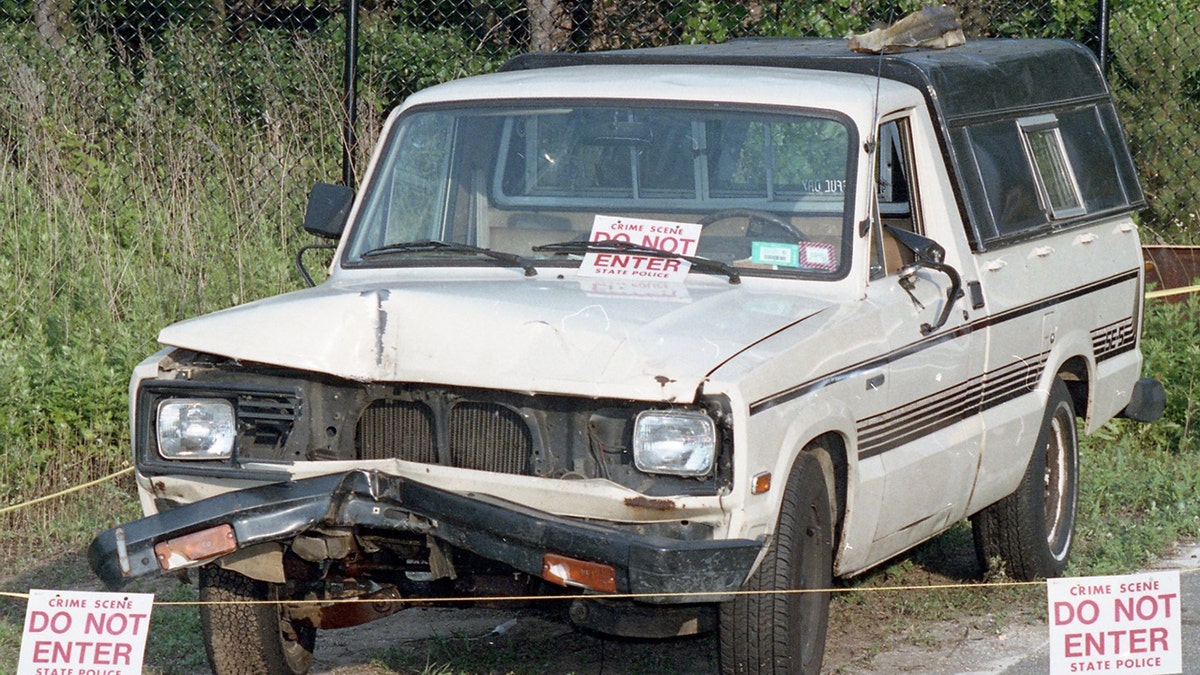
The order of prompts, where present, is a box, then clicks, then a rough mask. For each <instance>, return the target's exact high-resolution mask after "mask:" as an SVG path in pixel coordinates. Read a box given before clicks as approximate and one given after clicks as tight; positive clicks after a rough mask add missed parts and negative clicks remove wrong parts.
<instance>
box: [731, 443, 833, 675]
mask: <svg viewBox="0 0 1200 675" xmlns="http://www.w3.org/2000/svg"><path fill="white" fill-rule="evenodd" d="M829 502H830V500H829V489H828V486H827V484H826V482H825V473H824V471H823V470H822V467H821V462H820V461H819V460H818V459H817V456H816V455H815V454H813V453H804V454H802V455H801V456H800V457H799V458H798V459H797V460H796V464H795V466H793V467H792V472H791V476H789V478H788V482H787V487H786V489H785V491H784V494H783V504H782V506H781V507H780V510H779V522H778V526H777V527H776V528H775V534H774V536H773V537H772V539H771V543H770V544H769V545H768V549H767V553H766V555H765V557H764V558H763V561H762V563H761V564H760V565H759V567H758V570H756V571H755V572H754V574H753V575H751V576H750V579H749V580H748V581H747V582H746V584H745V585H744V586H743V587H742V590H743V591H748V593H746V594H744V595H738V596H737V597H736V598H735V599H733V600H730V601H729V602H726V603H724V604H723V605H722V606H721V613H720V620H719V631H720V643H719V653H720V662H721V673H722V675H735V674H736V675H767V674H768V673H770V674H773V675H817V674H818V673H820V671H821V661H822V659H823V658H824V654H825V631H826V628H827V627H828V624H829V592H828V589H829V587H830V586H831V585H832V583H833V525H832V523H831V522H830V520H831V518H830V514H831V511H830V507H829ZM794 590H801V591H805V592H801V593H789V592H786V591H794ZM820 591H824V592H820Z"/></svg>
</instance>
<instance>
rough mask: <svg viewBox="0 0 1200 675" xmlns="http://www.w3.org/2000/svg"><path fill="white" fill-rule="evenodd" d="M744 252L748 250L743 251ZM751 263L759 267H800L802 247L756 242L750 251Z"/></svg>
mask: <svg viewBox="0 0 1200 675" xmlns="http://www.w3.org/2000/svg"><path fill="white" fill-rule="evenodd" d="M742 250H743V251H744V250H746V249H742ZM750 261H751V262H754V263H757V264H759V265H776V266H779V267H799V266H800V247H799V246H797V245H796V244H781V243H778V242H773V241H756V242H754V243H753V244H752V246H751V249H750Z"/></svg>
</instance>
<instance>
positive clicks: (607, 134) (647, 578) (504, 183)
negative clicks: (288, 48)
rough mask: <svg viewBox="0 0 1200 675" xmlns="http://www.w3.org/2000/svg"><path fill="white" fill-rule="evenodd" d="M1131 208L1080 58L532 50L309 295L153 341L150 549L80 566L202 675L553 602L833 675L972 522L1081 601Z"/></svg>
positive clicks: (788, 43)
mask: <svg viewBox="0 0 1200 675" xmlns="http://www.w3.org/2000/svg"><path fill="white" fill-rule="evenodd" d="M1142 204H1143V196H1142V193H1141V190H1140V188H1139V186H1138V181H1137V178H1136V175H1135V172H1134V168H1133V165H1132V162H1131V161H1130V156H1129V152H1128V149H1127V147H1126V143H1125V140H1124V136H1123V133H1122V130H1121V127H1120V124H1119V123H1118V118H1117V114H1116V112H1115V110H1114V108H1113V102H1112V99H1111V97H1110V95H1109V93H1108V90H1107V88H1106V86H1105V83H1104V80H1103V77H1102V76H1101V74H1100V72H1099V70H1098V68H1097V65H1096V62H1095V61H1094V59H1093V58H1092V56H1091V55H1090V53H1089V52H1087V51H1086V50H1085V49H1083V48H1082V47H1081V46H1079V45H1077V44H1074V43H1071V42H1066V41H1056V40H978V41H972V42H970V43H968V44H966V45H963V46H959V47H954V48H951V49H944V50H921V49H907V50H902V51H900V52H899V53H890V54H858V53H854V52H852V51H850V50H848V49H847V48H846V43H845V41H841V40H820V39H747V40H737V41H732V42H728V43H725V44H720V45H705V46H680V47H667V48H657V49H646V50H632V51H622V52H604V53H592V54H531V55H526V56H522V57H518V58H516V59H514V60H513V61H511V62H509V63H508V64H507V65H506V66H505V67H504V68H503V71H502V72H500V73H496V74H490V75H485V76H480V77H472V78H467V79H463V80H460V81H456V82H451V83H448V84H443V85H440V86H436V87H433V88H430V89H428V90H426V91H423V92H420V93H418V94H416V95H414V96H412V97H411V98H409V99H408V100H407V101H406V102H405V103H404V104H403V105H402V106H401V107H400V108H399V109H397V110H396V111H395V112H394V113H393V114H392V116H391V117H390V119H389V120H388V122H387V125H386V128H385V129H384V131H383V135H382V140H381V142H380V144H379V147H378V150H377V152H376V154H375V156H374V159H373V161H372V163H371V165H370V167H369V169H368V171H367V174H366V177H365V181H364V187H363V189H362V190H361V193H360V194H358V195H357V196H355V195H353V194H352V193H351V192H350V191H349V190H347V189H346V188H341V187H338V186H327V185H319V186H317V188H316V189H314V191H313V195H312V198H311V200H310V204H309V212H308V216H307V218H306V224H305V226H306V228H307V229H308V230H309V231H310V232H313V233H314V234H318V235H321V236H325V237H328V238H332V239H337V241H338V244H337V248H336V253H335V254H334V261H333V264H332V266H331V269H330V274H329V277H328V280H326V281H324V282H323V283H321V284H320V285H318V286H316V287H314V288H309V289H306V290H301V291H298V292H294V293H289V294H286V295H282V296H279V297H273V298H269V299H265V300H261V301H258V302H254V303H251V304H248V305H244V306H240V307H235V308H232V309H229V310H225V311H222V312H218V313H216V314H213V315H209V316H204V317H200V318H196V319H192V320H189V321H184V322H182V323H179V324H176V325H173V326H170V327H168V328H166V329H164V330H163V331H162V333H161V334H160V336H159V340H160V342H161V343H162V344H163V345H164V348H163V349H162V351H160V352H158V353H157V354H154V355H153V356H151V357H150V358H148V359H147V360H145V361H144V362H143V363H142V364H140V365H139V366H138V367H137V369H136V370H135V372H134V374H133V379H132V383H131V386H130V393H131V406H130V407H131V414H132V418H133V422H132V424H133V454H134V459H135V461H136V466H137V485H138V491H139V494H140V498H141V503H142V506H143V508H144V511H145V517H144V518H142V519H140V520H137V521H134V522H130V523H126V524H123V525H121V526H119V527H115V528H112V529H111V530H108V531H106V532H103V533H101V534H100V535H99V536H98V537H97V538H96V539H95V541H94V542H93V544H92V547H91V550H90V561H91V565H92V567H93V569H94V570H95V571H96V573H97V574H98V575H99V576H100V577H102V578H103V579H104V580H105V581H106V582H107V583H108V584H109V585H110V586H112V587H120V586H121V585H122V584H124V583H125V582H126V581H128V580H130V579H133V578H136V577H140V576H144V575H149V574H163V573H172V574H184V575H187V574H189V573H195V574H194V578H198V582H199V587H200V593H201V597H202V598H203V599H204V600H207V601H229V602H228V603H221V602H216V603H215V604H211V605H206V606H204V607H203V608H202V609H201V615H202V620H203V621H202V624H203V629H204V633H205V639H206V643H207V645H208V652H209V656H210V660H211V663H212V666H213V670H214V672H216V673H217V674H218V675H228V674H232V673H251V672H253V673H286V674H295V673H304V672H306V671H307V669H308V668H309V664H310V660H311V656H312V649H313V645H314V635H315V633H316V631H317V630H318V629H329V628H338V627H342V626H347V625H353V624H356V623H360V622H363V621H366V620H370V619H372V618H376V617H378V616H380V615H382V614H386V613H389V612H391V611H395V610H398V609H400V608H402V607H404V606H405V604H404V602H403V601H404V599H406V598H415V597H419V598H436V597H442V596H462V595H464V594H468V595H476V596H480V597H487V596H498V595H499V596H508V595H519V596H526V595H529V594H530V593H541V594H545V593H547V589H550V590H551V593H552V594H555V595H566V596H570V598H573V600H571V602H572V606H571V608H570V616H571V617H572V619H573V620H574V621H575V622H576V623H578V624H579V625H581V626H584V627H587V628H589V629H594V630H599V631H607V632H610V633H614V634H633V635H637V636H640V637H647V636H674V635H681V634H687V633H694V632H698V631H706V630H715V631H717V632H718V633H719V645H720V647H719V654H720V664H721V670H722V672H723V673H780V674H782V673H816V672H818V671H819V669H820V664H821V660H822V653H823V648H824V640H825V632H826V623H827V617H828V611H829V605H828V593H825V592H822V591H823V590H824V589H828V588H830V587H831V584H832V583H834V579H835V578H838V577H847V576H851V575H854V574H857V573H860V572H862V571H864V570H866V569H868V568H870V567H872V566H873V565H877V564H879V563H880V562H882V561H885V560H887V559H888V558H890V557H893V556H895V555H896V554H898V553H900V552H902V551H905V550H906V549H908V548H910V547H912V546H914V545H916V544H918V543H920V542H922V541H925V540H927V539H929V538H931V537H934V536H936V535H937V534H939V533H941V532H943V531H945V530H947V529H948V528H950V527H952V526H954V525H955V524H956V523H959V522H961V521H963V520H964V519H966V518H970V519H971V521H972V525H973V528H974V533H975V538H976V544H977V548H978V550H979V553H980V556H981V559H983V560H987V561H992V562H994V561H997V560H998V561H1001V563H1002V564H1004V565H1005V566H1006V568H1007V573H1008V574H1009V575H1011V576H1013V577H1016V578H1018V579H1033V578H1038V577H1043V576H1050V575H1055V574H1058V573H1060V572H1061V571H1062V570H1063V569H1064V566H1065V565H1066V563H1067V558H1068V555H1069V554H1070V552H1071V540H1072V528H1073V525H1074V520H1075V506H1076V495H1077V490H1078V484H1079V475H1078V471H1079V470H1078V467H1079V463H1078V455H1077V452H1078V451H1077V432H1078V431H1079V430H1082V432H1083V433H1088V432H1092V431H1094V430H1096V429H1097V428H1098V427H1099V426H1100V425H1102V424H1104V423H1105V422H1106V421H1107V420H1109V419H1110V418H1112V417H1114V416H1120V415H1124V416H1126V417H1131V418H1134V419H1139V420H1143V421H1153V420H1154V419H1155V418H1157V417H1158V415H1160V414H1161V411H1162V405H1163V390H1162V387H1161V385H1159V384H1158V382H1157V381H1155V380H1153V379H1149V378H1142V377H1141V367H1142V356H1141V353H1140V351H1139V346H1138V340H1139V330H1140V327H1141V317H1142V298H1143V267H1142V258H1141V254H1140V248H1139V241H1138V230H1137V227H1136V226H1135V224H1134V222H1133V220H1132V219H1131V214H1132V213H1133V212H1134V211H1136V210H1137V209H1138V208H1139V207H1141V206H1142ZM793 591H802V592H793ZM349 598H367V599H374V600H378V601H379V602H378V603H344V602H339V601H342V600H346V599H349ZM264 599H273V600H279V601H282V602H280V603H278V604H270V603H241V601H251V600H264ZM301 600H303V601H306V602H303V603H300V602H294V601H301ZM289 601H293V602H289Z"/></svg>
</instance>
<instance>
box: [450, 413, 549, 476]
mask: <svg viewBox="0 0 1200 675" xmlns="http://www.w3.org/2000/svg"><path fill="white" fill-rule="evenodd" d="M449 428H450V460H451V463H452V464H453V465H454V466H457V467H460V468H463V469H479V470H481V471H494V472H496V473H512V474H525V473H529V456H530V454H531V453H532V452H533V443H532V441H531V439H530V437H529V427H527V426H526V425H525V422H524V421H523V420H522V419H521V417H520V415H518V414H517V413H515V412H513V411H512V410H509V409H508V408H505V407H503V406H498V405H492V404H490V403H460V404H459V405H456V406H454V409H453V410H452V412H451V413H450V424H449Z"/></svg>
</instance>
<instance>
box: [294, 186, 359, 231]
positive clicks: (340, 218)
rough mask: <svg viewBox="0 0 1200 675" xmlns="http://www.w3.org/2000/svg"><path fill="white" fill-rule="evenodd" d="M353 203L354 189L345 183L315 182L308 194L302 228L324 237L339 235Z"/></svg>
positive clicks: (344, 227) (343, 228)
mask: <svg viewBox="0 0 1200 675" xmlns="http://www.w3.org/2000/svg"><path fill="white" fill-rule="evenodd" d="M353 203H354V190H352V189H350V188H348V187H346V186H345V185H330V184H328V183H317V184H316V185H314V186H313V189H312V192H310V193H309V195H308V208H306V209H305V211H304V230H305V231H306V232H309V233H310V234H315V235H317V236H318V237H322V238H324V239H337V238H338V237H341V236H342V231H343V230H345V229H346V221H347V219H349V217H350V206H351V205H352V204H353Z"/></svg>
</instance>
